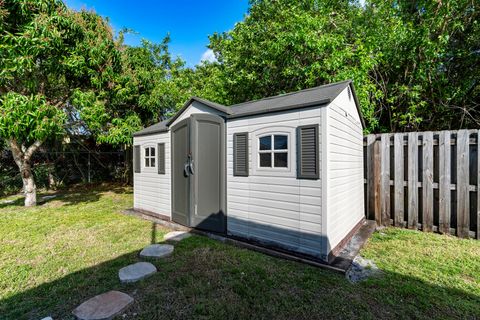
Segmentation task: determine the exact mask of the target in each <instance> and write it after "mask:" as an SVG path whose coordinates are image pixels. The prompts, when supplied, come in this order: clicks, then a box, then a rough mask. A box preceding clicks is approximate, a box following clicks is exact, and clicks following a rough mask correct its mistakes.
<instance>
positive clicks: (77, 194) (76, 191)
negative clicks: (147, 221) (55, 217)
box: [0, 184, 132, 209]
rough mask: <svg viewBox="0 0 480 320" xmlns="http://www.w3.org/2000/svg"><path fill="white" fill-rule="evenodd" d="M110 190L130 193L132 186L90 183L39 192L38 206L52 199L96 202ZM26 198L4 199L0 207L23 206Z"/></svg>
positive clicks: (110, 191) (71, 201)
mask: <svg viewBox="0 0 480 320" xmlns="http://www.w3.org/2000/svg"><path fill="white" fill-rule="evenodd" d="M106 192H109V193H115V194H130V193H132V190H131V188H129V187H126V186H123V185H120V184H89V185H75V186H71V187H69V188H65V189H59V190H56V191H50V192H38V193H37V206H43V205H45V204H48V203H49V202H52V201H59V202H61V203H62V204H63V205H67V206H70V205H76V204H79V203H87V202H96V201H99V200H100V198H101V197H102V194H104V193H106ZM24 202H25V198H24V197H23V196H20V195H19V196H18V197H17V198H15V199H13V200H3V201H2V202H0V209H2V208H6V207H11V206H12V207H23V206H24Z"/></svg>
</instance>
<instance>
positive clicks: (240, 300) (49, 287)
mask: <svg viewBox="0 0 480 320" xmlns="http://www.w3.org/2000/svg"><path fill="white" fill-rule="evenodd" d="M17 198H18V197H17ZM14 199H15V198H14ZM4 200H5V198H3V199H0V248H1V250H0V319H2V320H3V319H41V318H42V317H45V316H48V315H51V316H53V317H54V319H70V318H71V315H70V314H71V311H72V310H73V309H74V308H75V307H76V306H77V305H78V304H80V303H81V302H82V301H84V300H85V299H87V298H89V297H92V296H94V295H96V294H99V293H102V292H105V291H107V290H111V289H117V290H121V291H123V292H126V293H128V294H130V295H132V296H133V297H134V298H135V303H134V305H133V306H132V307H131V308H130V309H128V311H127V312H126V313H127V315H126V317H125V318H127V319H185V318H195V319H198V318H200V319H212V318H213V319H227V318H228V319H245V318H249V319H252V318H255V319H303V318H305V319H327V318H338V319H345V318H366V319H373V318H384V319H397V318H404V319H407V318H424V319H431V318H444V319H451V318H457V319H468V318H470V319H478V317H479V316H480V241H477V240H460V239H457V238H454V237H449V236H441V235H437V234H427V233H421V232H416V231H409V230H402V229H394V228H390V229H386V230H383V231H382V232H377V233H375V234H374V236H373V238H372V239H370V241H369V243H368V244H367V246H366V248H365V249H364V250H363V251H362V255H363V256H365V257H367V258H369V259H373V260H374V261H375V262H376V263H377V265H378V266H379V267H380V268H381V269H382V270H383V271H384V275H383V277H381V278H377V279H371V280H368V281H366V282H363V283H360V284H356V285H352V284H349V283H348V282H347V281H346V280H345V279H344V278H343V277H342V276H340V275H338V274H336V273H333V272H330V271H326V270H322V269H318V268H315V267H311V266H307V265H304V264H300V263H296V262H291V261H285V260H281V259H278V258H273V257H269V256H266V255H263V254H261V253H257V252H252V251H249V250H245V249H240V248H237V247H233V246H231V245H227V244H223V243H220V242H217V241H214V240H210V239H207V238H204V237H200V236H193V237H191V238H189V239H186V240H184V241H182V242H181V243H179V244H177V245H176V247H175V252H174V254H173V255H172V256H171V257H169V258H167V259H165V260H161V261H152V262H153V263H154V264H155V265H156V266H157V268H158V269H159V272H158V273H157V274H155V275H154V276H153V277H151V278H149V279H146V280H144V281H141V282H140V283H136V284H128V285H123V284H120V283H119V281H118V276H117V272H118V270H119V269H120V268H121V267H124V266H126V265H128V264H130V263H133V262H136V261H140V259H139V258H138V252H139V250H140V249H141V248H143V247H144V246H145V245H148V244H150V243H152V242H161V241H162V235H163V234H164V233H166V232H168V230H166V229H162V228H160V227H158V226H157V227H155V225H152V223H151V222H147V221H143V220H140V219H137V218H135V217H129V216H125V215H122V214H120V213H119V212H120V211H121V210H122V209H124V208H129V207H131V206H132V193H131V189H125V188H122V187H117V186H104V187H96V188H94V189H76V190H73V191H64V192H61V194H60V195H59V196H58V197H57V198H55V199H51V200H48V201H47V202H46V203H45V204H43V205H39V206H38V207H36V208H33V209H24V208H22V207H21V199H18V200H17V201H15V202H14V203H12V204H1V202H2V201H4Z"/></svg>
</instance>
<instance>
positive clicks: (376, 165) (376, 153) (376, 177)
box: [373, 141, 382, 225]
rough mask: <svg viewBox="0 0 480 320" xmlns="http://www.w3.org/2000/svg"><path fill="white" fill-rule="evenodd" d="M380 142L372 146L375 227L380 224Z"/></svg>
mask: <svg viewBox="0 0 480 320" xmlns="http://www.w3.org/2000/svg"><path fill="white" fill-rule="evenodd" d="M380 143H381V142H380V141H375V142H374V144H373V189H374V212H375V221H376V223H377V225H381V223H382V211H381V210H382V204H381V194H380V192H381V189H380V185H381V176H380V175H381V158H380V156H381V155H380Z"/></svg>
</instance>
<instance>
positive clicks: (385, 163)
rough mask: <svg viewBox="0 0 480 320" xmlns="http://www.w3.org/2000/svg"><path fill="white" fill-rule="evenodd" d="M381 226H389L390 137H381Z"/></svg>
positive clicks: (387, 135)
mask: <svg viewBox="0 0 480 320" xmlns="http://www.w3.org/2000/svg"><path fill="white" fill-rule="evenodd" d="M380 153H381V156H380V161H381V163H380V164H381V171H382V172H381V173H380V174H381V179H382V180H381V192H380V199H381V202H382V204H381V211H382V215H381V224H382V225H384V226H388V225H390V135H389V134H382V135H381V151H380Z"/></svg>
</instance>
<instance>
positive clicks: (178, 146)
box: [171, 119, 190, 226]
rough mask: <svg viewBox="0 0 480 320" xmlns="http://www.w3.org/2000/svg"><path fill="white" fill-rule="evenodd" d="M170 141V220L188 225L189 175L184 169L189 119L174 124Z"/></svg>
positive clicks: (188, 136) (188, 146) (188, 145)
mask: <svg viewBox="0 0 480 320" xmlns="http://www.w3.org/2000/svg"><path fill="white" fill-rule="evenodd" d="M171 135H172V137H171V139H172V144H171V146H172V166H171V168H172V220H173V221H175V222H178V223H180V224H183V225H185V226H188V225H190V221H189V215H190V175H189V172H188V168H186V165H187V161H188V156H189V154H190V119H185V120H182V121H180V122H179V123H178V124H176V125H175V126H174V127H173V128H172V131H171Z"/></svg>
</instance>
